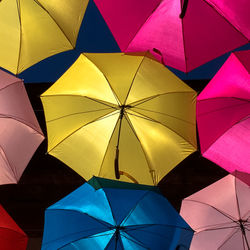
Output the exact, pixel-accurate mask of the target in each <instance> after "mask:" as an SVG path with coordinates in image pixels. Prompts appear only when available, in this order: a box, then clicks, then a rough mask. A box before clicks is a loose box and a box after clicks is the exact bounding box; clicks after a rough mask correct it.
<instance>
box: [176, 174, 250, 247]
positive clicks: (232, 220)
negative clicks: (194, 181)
mask: <svg viewBox="0 0 250 250" xmlns="http://www.w3.org/2000/svg"><path fill="white" fill-rule="evenodd" d="M235 175H236V177H235V176H233V175H231V174H229V175H227V176H226V177H224V178H222V179H221V180H219V181H217V182H215V183H213V184H212V185H210V186H208V187H206V188H204V189H203V190H201V191H199V192H197V193H195V194H193V195H191V196H189V197H187V198H185V199H184V200H183V202H182V206H181V212H180V214H181V216H182V217H183V218H184V219H185V220H186V221H187V222H188V223H189V225H190V226H191V227H192V228H193V229H194V230H195V234H194V237H193V240H192V242H191V246H190V250H200V249H202V250H217V249H221V250H231V249H237V250H248V249H249V247H250V219H249V218H250V203H249V197H250V186H249V185H248V184H247V181H245V182H242V181H241V180H240V179H238V178H237V173H236V174H235ZM240 175H241V178H242V177H243V175H245V179H248V183H250V175H249V174H247V173H240Z"/></svg>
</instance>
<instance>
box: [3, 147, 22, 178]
mask: <svg viewBox="0 0 250 250" xmlns="http://www.w3.org/2000/svg"><path fill="white" fill-rule="evenodd" d="M0 150H1V151H0V154H1V152H3V154H4V155H3V156H2V157H4V158H3V160H5V159H6V161H5V162H6V164H7V165H8V167H9V169H10V170H11V172H12V173H13V175H14V177H15V180H16V182H18V178H17V174H16V171H15V170H14V169H15V168H14V169H13V168H12V167H11V165H10V162H9V159H8V158H7V155H6V154H5V152H4V150H3V148H2V146H1V145H0Z"/></svg>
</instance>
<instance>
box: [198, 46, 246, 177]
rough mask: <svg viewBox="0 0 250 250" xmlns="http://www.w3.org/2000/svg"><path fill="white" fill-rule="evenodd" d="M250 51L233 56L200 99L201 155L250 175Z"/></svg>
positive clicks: (236, 53) (230, 170) (229, 169)
mask: <svg viewBox="0 0 250 250" xmlns="http://www.w3.org/2000/svg"><path fill="white" fill-rule="evenodd" d="M249 73H250V50H248V51H239V52H235V53H232V54H231V56H230V57H229V58H228V60H227V61H226V62H225V64H224V65H223V66H222V67H221V69H220V70H219V71H218V73H217V74H216V75H215V76H214V78H213V79H212V80H211V81H210V82H209V84H208V85H207V86H206V88H205V89H204V90H203V91H202V92H201V93H200V95H199V96H198V98H197V124H198V132H199V138H200V146H201V153H202V155H203V156H204V157H206V158H208V159H209V160H211V161H213V162H215V163H216V164H218V165H219V166H221V167H223V168H225V169H226V170H227V171H229V172H233V171H234V170H239V171H244V172H248V173H250V75H249Z"/></svg>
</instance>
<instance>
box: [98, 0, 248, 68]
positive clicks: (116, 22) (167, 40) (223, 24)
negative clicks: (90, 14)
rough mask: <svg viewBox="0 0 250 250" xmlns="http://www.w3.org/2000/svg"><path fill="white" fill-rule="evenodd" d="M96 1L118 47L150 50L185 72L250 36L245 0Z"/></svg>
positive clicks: (169, 64) (244, 42)
mask: <svg viewBox="0 0 250 250" xmlns="http://www.w3.org/2000/svg"><path fill="white" fill-rule="evenodd" d="M94 2H95V3H96V5H97V7H98V9H99V10H100V12H101V14H102V16H103V17H104V19H105V21H106V23H107V25H108V26H109V28H110V30H111V32H112V33H113V35H114V38H115V39H116V41H117V43H118V45H119V47H120V49H121V50H122V51H125V52H135V51H146V50H149V51H151V52H152V53H153V54H155V55H157V57H158V58H159V60H162V62H163V63H164V64H166V65H168V66H171V67H173V68H176V69H178V70H181V71H184V72H188V71H191V70H192V69H194V68H196V67H198V66H200V65H202V64H204V63H206V62H208V61H210V60H212V59H214V58H216V57H218V56H220V55H222V54H224V53H226V52H228V51H231V50H232V49H235V48H237V47H239V46H241V45H244V44H246V43H248V41H249V39H250V29H249V27H250V18H249V13H250V1H249V0H238V1H235V0H188V1H187V0H181V1H180V0H147V1H145V0H119V1H113V0H94ZM185 7H186V8H185ZM182 10H183V11H182ZM185 10H186V11H185ZM180 13H182V16H183V18H181V17H180Z"/></svg>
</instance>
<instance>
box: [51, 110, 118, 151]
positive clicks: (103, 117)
mask: <svg viewBox="0 0 250 250" xmlns="http://www.w3.org/2000/svg"><path fill="white" fill-rule="evenodd" d="M116 114H117V113H115V112H113V113H110V114H108V115H105V116H100V117H98V118H96V119H94V120H92V121H90V122H88V123H86V124H84V125H81V126H80V127H79V128H77V129H75V130H74V131H72V132H71V133H69V134H68V135H67V136H66V137H64V138H63V139H62V140H61V141H60V142H58V143H57V144H56V145H55V146H54V147H52V148H51V149H50V150H49V151H48V152H47V153H49V152H51V151H52V150H53V149H55V148H56V147H57V146H58V145H60V144H61V143H62V142H64V141H65V140H66V139H68V138H69V137H70V136H71V135H73V134H74V133H76V132H77V131H79V130H80V129H82V128H83V127H85V126H87V125H89V124H91V123H94V122H96V121H100V120H103V119H105V118H108V117H110V116H113V115H116Z"/></svg>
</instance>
